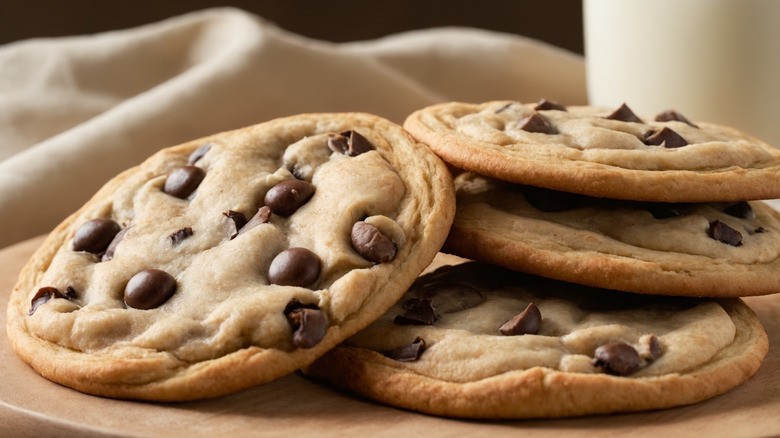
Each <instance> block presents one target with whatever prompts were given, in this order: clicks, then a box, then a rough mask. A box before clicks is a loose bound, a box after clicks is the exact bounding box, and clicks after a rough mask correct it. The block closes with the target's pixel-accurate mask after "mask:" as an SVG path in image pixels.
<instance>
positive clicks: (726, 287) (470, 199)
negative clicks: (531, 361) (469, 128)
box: [444, 173, 780, 297]
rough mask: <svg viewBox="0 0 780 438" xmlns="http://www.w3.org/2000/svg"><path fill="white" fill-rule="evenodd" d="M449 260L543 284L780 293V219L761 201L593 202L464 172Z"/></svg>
mask: <svg viewBox="0 0 780 438" xmlns="http://www.w3.org/2000/svg"><path fill="white" fill-rule="evenodd" d="M455 185H456V196H457V198H456V199H457V206H458V207H457V212H456V214H455V221H454V223H453V225H452V229H451V230H450V235H449V237H448V238H447V242H446V243H445V245H444V251H446V252H450V253H452V254H457V255H460V256H462V257H467V258H471V259H474V260H479V261H484V262H490V263H494V264H498V265H501V266H504V267H507V268H510V269H515V270H519V271H523V272H529V273H533V274H536V275H541V276H544V277H550V278H555V279H558V280H564V281H570V282H574V283H580V284H586V285H590V286H594V287H601V288H606V289H618V290H623V291H629V292H639V293H647V294H658V295H687V296H709V297H740V296H750V295H764V294H772V293H776V292H779V291H780V278H779V277H778V276H777V275H776V273H777V272H778V270H779V269H780V213H778V212H777V211H775V210H774V209H772V208H771V207H769V206H768V205H766V204H765V203H764V202H761V201H751V202H747V201H741V202H736V203H731V202H724V203H691V204H666V203H648V202H632V201H616V200H608V199H603V198H591V197H585V196H580V195H574V194H570V193H566V192H555V191H552V190H548V189H541V188H536V187H532V186H522V185H518V184H512V183H507V182H504V181H500V180H496V179H491V178H487V177H483V176H479V175H475V174H469V173H464V174H461V175H459V176H458V177H457V178H456V179H455Z"/></svg>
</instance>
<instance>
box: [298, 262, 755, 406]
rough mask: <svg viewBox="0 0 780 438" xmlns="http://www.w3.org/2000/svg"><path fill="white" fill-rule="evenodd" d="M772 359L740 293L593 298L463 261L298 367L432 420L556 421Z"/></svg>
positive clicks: (672, 393) (682, 400)
mask: <svg viewBox="0 0 780 438" xmlns="http://www.w3.org/2000/svg"><path fill="white" fill-rule="evenodd" d="M605 294H606V295H605ZM767 351H768V340H767V336H766V333H765V332H764V330H763V328H762V327H761V324H760V322H759V321H758V318H757V317H756V315H755V314H754V313H753V312H752V310H751V309H750V308H749V307H747V305H745V304H744V303H743V302H742V301H741V300H740V299H738V298H733V299H718V300H716V299H696V298H683V297H659V296H650V295H636V294H628V293H622V292H610V291H602V290H593V289H590V288H587V287H584V286H578V285H574V284H570V283H563V282H558V281H555V280H549V279H544V278H541V277H533V276H530V275H527V274H521V273H518V272H514V271H509V270H503V269H502V268H499V267H496V266H493V265H486V264H481V263H476V262H470V263H465V264H462V265H457V266H454V267H453V266H447V267H443V268H440V269H439V270H437V271H435V272H433V273H432V274H429V275H427V276H422V277H420V279H419V280H418V282H417V283H415V285H414V286H412V288H411V289H410V290H409V292H407V294H406V295H405V296H404V298H403V299H402V300H401V301H400V302H399V303H398V304H396V305H395V306H394V307H393V308H392V309H391V310H390V311H388V312H387V313H386V314H385V315H384V316H382V317H381V318H380V319H379V320H377V321H376V322H374V323H373V324H372V325H370V326H369V327H368V328H367V329H365V330H363V331H361V332H359V333H358V334H357V335H355V336H353V337H351V338H350V339H348V340H347V341H346V342H345V343H344V344H342V345H341V346H339V347H337V348H335V349H333V350H331V351H330V352H328V353H326V354H325V355H324V356H322V357H321V358H320V359H318V360H317V361H315V362H314V363H313V364H311V365H310V366H308V367H306V368H305V370H304V372H305V373H306V374H308V375H310V376H313V377H315V378H317V379H322V380H327V381H330V382H332V383H334V384H335V385H336V386H339V387H342V388H346V389H348V390H351V391H354V392H356V393H358V394H361V395H363V396H366V397H368V398H371V399H374V400H377V401H380V402H382V403H386V404H389V405H392V406H396V407H401V408H405V409H410V410H415V411H420V412H423V413H428V414H434V415H442V416H451V417H467V418H486V419H508V418H533V417H565V416H576V415H587V414H604V413H615V412H629V411H641V410H648V409H660V408H669V407H673V406H680V405H684V404H690V403H695V402H698V401H701V400H705V399H707V398H710V397H714V396H715V395H718V394H721V393H723V392H726V391H728V390H729V389H731V388H734V387H735V386H737V385H739V384H740V383H742V382H743V381H745V380H746V379H748V378H749V377H750V376H752V375H753V374H754V373H755V372H756V370H757V369H758V368H759V366H760V365H761V362H762V360H763V358H764V356H765V355H766V353H767Z"/></svg>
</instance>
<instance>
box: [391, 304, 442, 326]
mask: <svg viewBox="0 0 780 438" xmlns="http://www.w3.org/2000/svg"><path fill="white" fill-rule="evenodd" d="M403 308H404V310H406V312H404V313H402V314H401V315H396V317H395V319H393V322H394V323H395V324H398V325H432V324H433V323H434V322H435V321H436V312H435V310H434V308H433V306H432V305H431V300H429V299H417V298H412V299H410V300H406V301H404V303H403Z"/></svg>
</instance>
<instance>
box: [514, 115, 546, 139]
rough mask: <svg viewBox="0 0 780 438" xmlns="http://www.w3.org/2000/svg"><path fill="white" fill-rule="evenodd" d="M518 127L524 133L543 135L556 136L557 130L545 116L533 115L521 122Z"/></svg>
mask: <svg viewBox="0 0 780 438" xmlns="http://www.w3.org/2000/svg"><path fill="white" fill-rule="evenodd" d="M517 126H518V127H519V128H520V129H522V130H523V131H527V132H538V133H541V134H554V133H555V129H554V128H553V126H552V125H551V124H550V121H549V120H547V118H545V117H544V116H543V115H541V114H539V113H533V114H531V115H530V116H528V117H526V118H524V119H522V120H520V121H519V122H518V123H517Z"/></svg>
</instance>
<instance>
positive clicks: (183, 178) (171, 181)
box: [163, 166, 206, 199]
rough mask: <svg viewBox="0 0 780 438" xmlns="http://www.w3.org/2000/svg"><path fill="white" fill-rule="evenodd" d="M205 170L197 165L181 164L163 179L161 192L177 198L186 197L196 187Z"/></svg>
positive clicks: (203, 176)
mask: <svg viewBox="0 0 780 438" xmlns="http://www.w3.org/2000/svg"><path fill="white" fill-rule="evenodd" d="M205 177H206V171H205V170H203V169H201V168H200V167H197V166H183V167H179V168H176V169H174V170H173V171H172V172H171V173H170V174H168V178H166V179H165V185H164V186H163V192H165V193H167V194H169V195H171V196H175V197H177V198H179V199H186V198H187V197H188V196H190V195H191V194H192V192H194V191H195V189H197V188H198V186H199V185H200V183H201V181H203V178H205Z"/></svg>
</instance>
